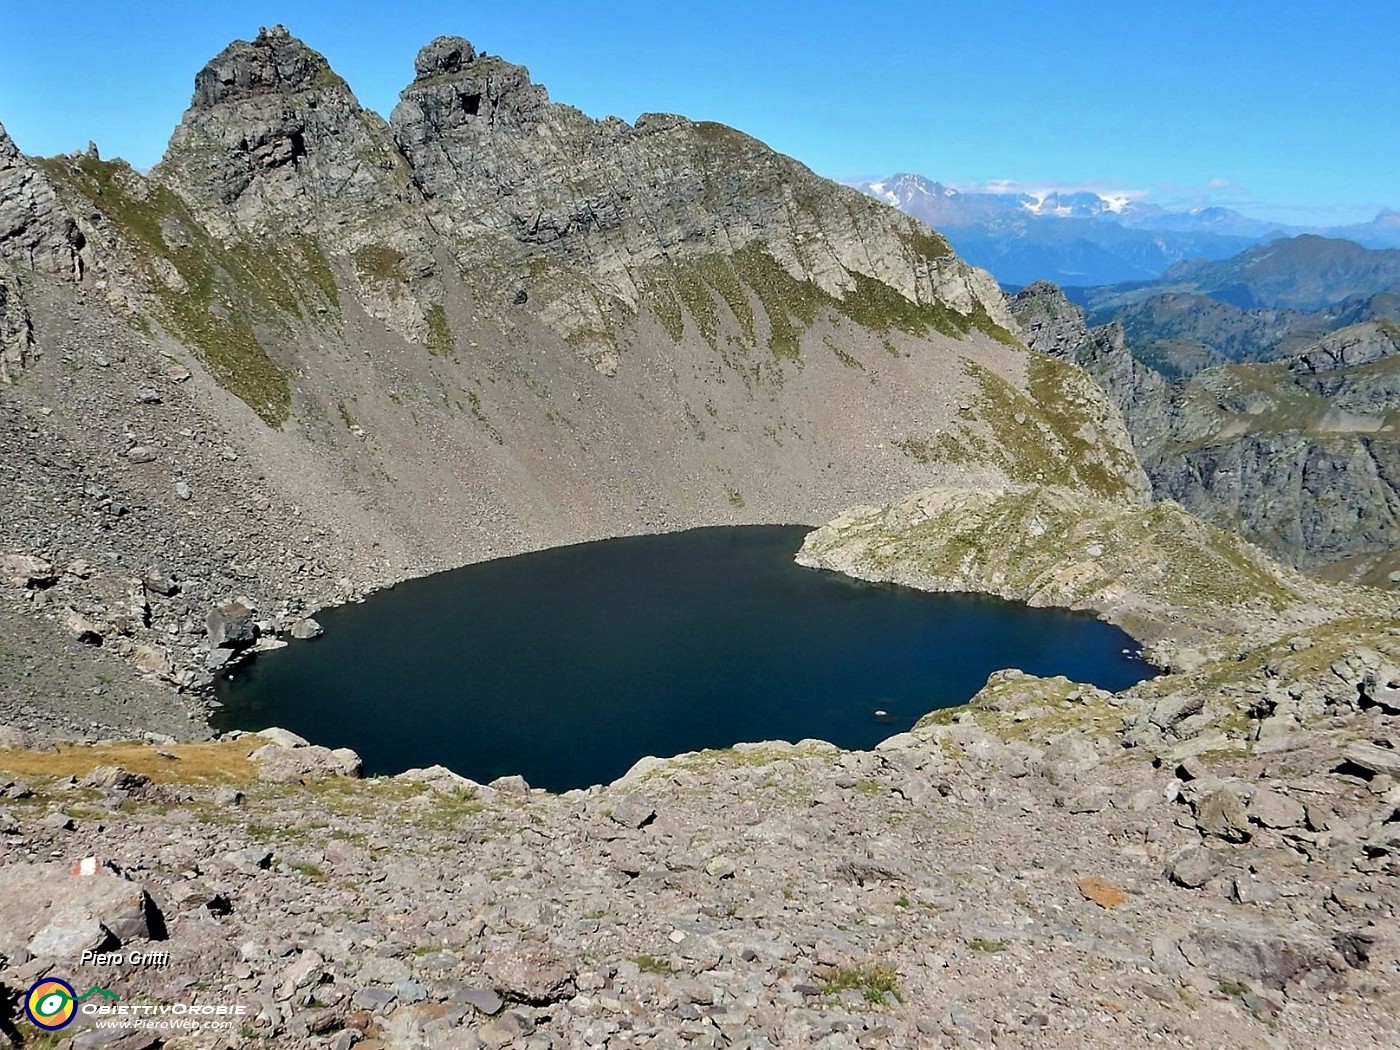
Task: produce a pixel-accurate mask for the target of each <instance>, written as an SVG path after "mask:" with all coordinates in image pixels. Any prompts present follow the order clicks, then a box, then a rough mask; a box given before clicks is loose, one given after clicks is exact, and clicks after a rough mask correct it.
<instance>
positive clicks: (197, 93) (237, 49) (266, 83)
mask: <svg viewBox="0 0 1400 1050" xmlns="http://www.w3.org/2000/svg"><path fill="white" fill-rule="evenodd" d="M338 79H339V78H338V77H335V74H334V73H332V72H331V67H330V63H329V62H327V61H326V59H325V57H324V56H323V55H321V54H319V53H318V52H316V51H313V50H311V48H309V47H307V46H306V45H305V44H303V43H302V42H301V41H300V40H298V39H297V38H296V37H294V36H292V35H291V33H289V32H288V31H287V29H286V27H285V26H280V25H279V26H273V27H272V28H271V29H268V28H266V27H264V28H262V29H260V30H258V36H257V39H255V40H253V41H252V42H251V43H250V42H249V41H246V40H235V41H234V42H233V43H232V44H230V45H229V46H228V47H226V48H224V50H223V51H221V52H220V53H219V54H218V55H217V56H216V57H215V58H214V59H213V60H212V61H211V62H210V63H209V64H208V65H207V66H205V67H204V68H203V69H201V70H200V71H199V73H198V74H196V76H195V78H194V102H193V103H192V105H193V106H217V105H219V104H220V103H223V102H230V101H237V100H239V99H246V98H255V97H258V96H261V95H269V94H275V93H278V92H294V91H299V90H303V89H305V88H308V87H312V86H316V85H318V84H319V85H320V86H332V85H334V82H335V81H336V80H338ZM342 86H343V85H342Z"/></svg>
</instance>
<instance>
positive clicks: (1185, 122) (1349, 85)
mask: <svg viewBox="0 0 1400 1050" xmlns="http://www.w3.org/2000/svg"><path fill="white" fill-rule="evenodd" d="M274 22H283V23H285V24H286V25H287V26H288V28H290V29H291V30H292V32H293V33H295V34H297V35H298V36H300V37H301V38H302V39H304V40H305V41H306V42H307V43H308V44H310V45H311V46H312V47H314V48H316V49H317V50H319V51H321V52H323V53H325V54H326V56H327V57H328V58H329V59H330V61H331V64H332V65H333V66H335V68H336V69H337V70H338V71H339V72H340V73H341V75H343V76H344V77H345V78H346V79H347V80H348V81H349V82H350V84H351V86H352V87H353V88H354V89H355V91H356V93H357V94H358V95H359V97H360V100H361V101H362V102H364V103H365V104H366V105H368V106H370V107H372V108H374V109H377V110H379V111H380V112H381V113H384V114H386V115H387V114H388V111H389V110H390V109H391V108H392V106H393V104H394V101H395V100H396V98H397V95H398V92H399V90H400V89H401V88H402V87H403V86H404V85H405V84H406V83H407V82H408V80H409V79H410V78H411V76H412V71H413V56H414V54H415V52H416V51H417V49H418V48H419V47H420V46H421V45H422V44H424V43H426V42H427V41H428V40H429V39H430V38H431V37H433V36H435V35H437V34H440V33H456V34H460V35H462V36H465V37H467V38H468V39H469V40H471V41H472V42H473V43H474V44H475V45H476V46H477V47H478V48H479V49H482V50H486V51H489V52H491V53H493V54H500V55H504V56H505V57H506V58H509V59H511V60H512V61H516V62H520V63H522V64H524V65H527V66H529V67H530V70H531V73H532V74H533V75H534V78H535V79H536V80H537V81H538V82H540V83H543V84H545V85H546V86H547V87H548V88H549V90H550V95H551V97H552V98H553V99H554V100H555V101H560V102H568V103H570V104H572V105H576V106H578V107H579V108H581V109H583V110H584V111H585V112H587V113H590V114H592V115H594V116H604V115H607V114H615V115H617V116H621V117H624V118H626V119H628V120H632V119H635V118H636V117H637V115H638V114H640V113H643V112H646V111H668V112H677V113H684V114H685V115H687V116H690V117H694V118H696V119H709V120H719V121H723V122H724V123H727V124H732V125H734V126H736V127H738V128H741V129H743V130H744V131H747V132H749V133H750V134H753V135H756V136H757V137H759V138H761V139H763V140H765V141H767V142H768V143H770V144H771V145H773V146H774V147H776V148H778V149H780V150H782V151H783V152H785V153H790V154H792V155H793V156H795V157H797V158H798V159H800V160H802V161H803V162H805V163H806V164H808V165H809V166H811V167H812V168H814V169H815V170H817V171H818V172H820V173H822V174H824V175H828V176H831V177H833V178H851V177H857V176H865V175H869V176H874V175H886V174H891V173H893V172H896V171H916V172H919V173H921V174H924V175H927V176H929V177H931V178H935V179H939V180H941V181H943V182H945V183H950V184H953V185H958V186H962V187H967V188H972V187H975V186H978V185H985V184H988V183H991V182H993V181H995V180H1008V181H1009V182H1010V183H1011V184H1012V185H1014V186H1018V187H1025V188H1030V189H1048V188H1070V187H1081V186H1082V187H1089V188H1100V189H1105V190H1116V191H1125V190H1126V191H1135V192H1136V193H1138V194H1141V195H1144V196H1145V197H1146V198H1147V199H1149V200H1152V201H1155V202H1157V203H1162V204H1166V205H1183V204H1202V203H1218V204H1225V205H1229V206H1232V207H1237V208H1239V209H1240V210H1242V211H1245V212H1247V213H1249V214H1252V215H1256V216H1259V217H1263V218H1268V219H1273V220H1280V221H1288V222H1300V223H1318V224H1331V223H1334V222H1348V221H1355V220H1359V219H1369V218H1371V217H1372V216H1374V215H1375V213H1376V212H1377V211H1378V210H1380V209H1381V208H1382V207H1387V206H1389V207H1400V77H1397V76H1396V75H1395V74H1394V69H1395V66H1396V55H1397V54H1400V19H1397V16H1396V10H1395V8H1394V7H1393V5H1392V4H1391V3H1381V2H1375V0H1353V2H1350V3H1347V4H1344V5H1332V4H1323V3H1318V2H1312V3H1300V2H1296V0H1274V2H1267V3H1266V2H1240V0H1234V2H1232V0H1215V2H1213V3H1198V2H1195V0H1174V2H1170V3H1167V2H1160V0H1159V2H1155V3H1113V2H1111V0H1099V2H1096V3H1081V2H1078V0H1059V2H1057V3H1053V4H1031V3H1000V4H998V3H976V2H975V0H960V2H953V3H945V2H941V0H934V2H928V0H925V2H922V3H907V2H906V3H893V2H888V0H887V2H885V3H867V4H850V3H828V2H826V0H810V2H807V3H802V4H799V3H795V2H782V3H763V2H759V0H750V2H747V3H733V2H729V0H711V2H708V3H692V2H689V0H671V2H660V3H657V2H653V3H633V2H622V3H607V2H604V3H599V4H582V3H578V2H576V0H575V2H538V3H532V2H528V0H510V2H503V3H496V4H479V3H463V2H461V0H458V2H442V0H400V2H398V3H393V4H388V3H366V2H359V0H339V2H336V3H327V2H303V0H278V2H245V3H239V2H236V0H227V2H202V3H194V4H184V3H169V2H155V0H127V2H108V3H98V2H89V0H68V2H65V3H62V4H56V3H45V2H37V3H36V2H35V0H0V25H3V26H4V34H5V38H6V43H5V61H4V62H3V63H0V122H3V123H4V124H5V126H6V127H7V128H8V129H9V131H10V133H11V134H12V135H13V137H14V138H15V139H16V141H17V142H18V143H19V144H20V147H21V148H22V149H24V150H26V151H27V152H30V153H36V154H49V153H57V152H64V151H68V150H72V149H79V148H82V147H83V146H85V145H86V143H87V141H88V139H89V138H92V139H95V140H96V141H97V142H98V144H99V146H101V147H102V150H103V153H104V155H107V156H124V157H126V158H127V159H128V160H130V161H131V162H132V163H134V164H137V165H138V166H147V165H150V164H152V163H154V162H155V161H156V160H158V159H159V157H160V154H161V152H162V150H163V149H164V145H165V141H166V139H167V138H168V137H169V134H170V130H171V128H172V127H173V126H174V125H175V123H176V122H177V121H178V120H179V117H180V113H181V112H182V111H183V109H184V107H185V106H186V105H187V104H188V102H189V97H190V92H191V88H192V84H193V77H194V74H195V72H196V71H197V70H198V69H199V67H200V66H202V65H203V64H204V63H205V62H206V61H207V60H208V59H209V58H211V57H212V56H213V55H214V54H216V53H217V52H218V51H219V50H220V49H222V47H223V46H224V45H225V44H227V43H228V42H229V41H230V40H232V39H234V38H237V37H243V38H249V37H251V36H253V35H254V34H255V33H256V32H257V29H258V26H259V25H264V24H272V23H274Z"/></svg>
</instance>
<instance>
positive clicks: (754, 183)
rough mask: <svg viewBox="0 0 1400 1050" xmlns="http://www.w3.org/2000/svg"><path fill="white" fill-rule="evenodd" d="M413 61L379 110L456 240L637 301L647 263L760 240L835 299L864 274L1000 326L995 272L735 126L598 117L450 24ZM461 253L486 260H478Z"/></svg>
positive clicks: (589, 312) (578, 305) (499, 263)
mask: <svg viewBox="0 0 1400 1050" xmlns="http://www.w3.org/2000/svg"><path fill="white" fill-rule="evenodd" d="M415 70H416V76H415V79H414V80H413V82H412V83H411V84H409V85H408V87H407V88H405V89H404V91H403V92H402V94H401V96H400V102H399V104H398V105H397V106H396V107H395V108H394V111H393V114H392V116H391V117H390V124H391V126H392V128H393V133H394V138H395V140H396V142H397V143H398V146H399V149H400V150H401V151H402V152H403V154H404V156H405V157H406V158H407V159H408V163H409V165H410V167H411V169H412V174H413V180H414V182H415V184H416V185H417V187H418V189H419V190H420V192H421V193H422V194H423V196H424V197H425V198H427V200H428V203H429V209H430V213H431V215H432V222H433V226H434V227H435V228H436V229H438V230H439V231H441V232H444V233H448V234H450V235H452V236H453V239H454V241H456V242H457V243H469V242H476V241H479V240H481V239H483V238H484V239H485V240H486V241H489V242H490V243H491V244H492V245H493V247H492V248H490V249H489V255H490V258H489V260H488V261H489V263H490V264H491V265H492V266H495V267H497V268H501V269H514V270H517V271H525V270H528V269H530V268H531V267H532V266H534V267H538V266H539V265H540V259H541V257H542V256H543V257H546V258H548V259H550V261H551V262H552V263H553V262H563V263H566V264H569V265H571V266H574V267H578V268H580V269H581V270H582V271H584V272H585V273H586V274H587V275H588V278H589V281H590V282H592V283H593V284H594V285H595V286H596V288H598V289H600V290H601V292H602V293H603V295H604V296H608V297H616V298H617V299H619V300H621V301H622V302H624V303H625V304H626V305H627V306H628V307H631V308H635V307H636V305H637V304H638V302H639V301H640V300H641V299H642V298H643V297H644V293H643V291H642V287H643V286H644V285H646V283H647V281H648V280H649V279H650V276H649V275H651V276H654V274H655V271H656V270H657V269H658V268H659V269H661V270H666V269H667V268H668V267H673V266H676V265H685V264H687V263H688V262H690V261H691V260H694V259H696V258H698V257H705V256H726V257H728V256H731V255H733V253H735V252H738V251H742V250H744V249H745V248H746V247H748V246H749V245H755V247H756V248H757V247H761V249H762V251H764V252H766V253H767V254H769V255H770V256H771V257H772V259H773V260H774V261H775V262H776V263H777V265H779V266H780V267H781V268H782V269H783V270H785V271H786V272H787V274H788V275H789V276H791V277H793V278H795V279H797V280H799V281H805V282H810V283H812V284H814V285H816V286H817V287H818V288H820V289H821V290H822V291H824V292H826V293H827V294H829V295H832V296H835V297H836V298H838V299H844V298H845V296H846V295H848V294H850V293H852V292H854V291H855V289H856V285H857V282H858V276H857V275H860V276H863V277H872V278H874V279H875V280H877V281H880V282H881V283H884V284H886V285H888V286H889V287H891V288H893V289H895V290H896V291H898V292H899V293H900V294H901V295H903V296H904V297H905V298H907V299H910V300H912V301H914V302H918V303H926V302H930V301H942V302H944V303H947V304H948V305H951V306H953V307H954V308H956V309H957V310H960V311H962V312H964V313H972V312H976V311H979V310H981V311H985V312H986V313H987V314H988V315H990V316H991V317H993V318H994V319H996V320H998V321H1003V320H1005V321H1006V322H1008V323H1009V320H1010V319H1009V317H1006V316H1005V314H1004V304H1003V302H1002V297H1001V295H1000V293H999V292H998V291H997V290H996V288H995V285H994V283H993V282H992V281H991V279H990V277H987V275H985V274H980V273H979V272H973V271H970V270H969V268H968V267H966V266H964V265H963V264H962V263H961V262H959V261H958V260H957V259H956V257H954V256H953V254H952V252H951V251H950V250H949V249H948V248H947V246H946V245H945V244H943V242H942V241H941V240H940V239H939V238H938V237H937V236H936V235H934V234H932V233H931V232H930V231H929V230H927V229H926V228H925V227H923V226H922V225H921V224H919V223H917V222H914V221H912V220H909V219H907V218H906V217H904V216H902V215H899V214H897V213H895V212H893V211H891V210H889V209H887V208H884V207H882V206H880V205H878V204H876V203H875V202H873V201H870V200H868V199H866V198H864V197H862V196H861V195H859V194H857V193H856V192H855V191H853V190H849V189H847V188H845V187H841V186H837V185H835V184H833V183H830V182H828V181H827V180H825V179H821V178H819V177H818V176H816V175H815V174H814V173H813V172H811V171H809V170H808V169H807V168H805V167H803V166H802V165H801V164H799V163H797V162H796V161H794V160H792V159H791V158H788V157H784V156H782V155H780V154H778V153H776V152H774V151H773V150H771V149H769V148H768V147H766V146H765V145H763V144H762V143H760V142H758V141H756V140H754V139H752V138H750V137H749V136H747V135H743V134H741V133H739V132H737V131H734V130H733V129H731V128H727V127H724V126H722V125H719V124H697V123H693V122H691V121H689V120H686V119H684V118H681V117H674V116H664V115H649V116H646V117H643V118H641V119H639V120H638V121H637V123H636V125H635V126H633V125H629V124H627V123H626V122H625V121H622V120H619V119H617V118H614V117H610V118H607V119H604V120H593V119H591V118H589V117H588V116H586V115H585V114H583V113H581V112H580V111H579V110H577V109H575V108H573V107H571V106H566V105H560V104H557V103H551V102H550V101H549V96H548V93H547V92H546V90H545V89H544V88H543V87H541V86H540V85H537V84H534V83H532V82H531V80H530V74H529V71H528V70H527V69H525V67H523V66H518V65H513V64H511V63H509V62H506V61H504V60H503V59H500V58H497V57H494V56H487V55H483V54H479V53H478V52H477V51H476V49H475V48H473V47H472V45H471V44H470V43H469V42H468V41H466V40H464V39H462V38H461V37H439V38H437V39H436V40H434V41H432V42H431V43H430V44H428V45H427V47H425V48H423V50H422V51H420V52H419V54H418V58H417V61H416V63H415ZM478 254H479V253H478ZM459 264H460V265H461V266H462V268H463V269H464V270H473V271H477V272H480V270H481V269H482V266H481V259H480V258H477V257H472V258H461V259H459ZM531 294H534V293H533V292H532V293H531ZM569 296H570V298H571V301H570V302H569V303H567V304H566V303H556V304H555V305H554V306H553V307H549V308H548V309H547V312H550V313H551V314H555V315H558V316H570V317H575V318H583V319H585V320H586V323H590V324H591V323H596V319H595V318H594V317H593V315H594V313H595V310H594V309H593V307H591V306H590V305H589V302H588V301H591V300H593V299H594V295H593V292H592V291H591V290H588V289H585V290H584V291H583V292H582V293H581V294H577V295H576V294H574V293H573V292H572V291H571V292H569ZM536 301H538V300H536Z"/></svg>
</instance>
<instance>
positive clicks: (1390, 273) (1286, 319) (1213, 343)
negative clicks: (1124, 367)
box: [1066, 234, 1400, 376]
mask: <svg viewBox="0 0 1400 1050" xmlns="http://www.w3.org/2000/svg"><path fill="white" fill-rule="evenodd" d="M1066 294H1067V295H1068V297H1069V298H1070V299H1071V300H1072V301H1073V302H1075V303H1076V304H1078V305H1079V306H1081V307H1083V308H1084V309H1085V310H1086V311H1087V313H1088V315H1089V319H1090V321H1091V323H1093V324H1103V323H1106V322H1109V321H1116V322H1118V323H1119V324H1121V325H1122V326H1123V329H1124V332H1125V333H1126V335H1127V338H1128V342H1129V344H1130V345H1131V346H1132V348H1133V352H1134V353H1135V354H1136V355H1138V356H1139V357H1140V358H1141V359H1142V360H1144V361H1147V362H1148V363H1149V364H1151V365H1152V366H1153V367H1154V368H1157V369H1159V370H1160V371H1162V372H1163V373H1165V374H1166V375H1168V376H1178V375H1190V374H1192V373H1194V372H1197V371H1199V370H1201V369H1203V368H1210V367H1213V366H1215V365H1220V364H1225V363H1229V362H1240V361H1260V360H1274V359H1278V358H1283V357H1287V356H1290V355H1292V354H1295V353H1298V352H1300V351H1301V350H1302V349H1303V348H1304V347H1306V346H1307V345H1308V344H1309V343H1312V342H1315V341H1316V340H1318V339H1321V338H1322V337H1323V336H1324V335H1325V334H1326V333H1328V332H1333V331H1336V330H1338V329H1341V328H1345V327H1347V326H1350V325H1356V324H1361V323H1363V322H1371V321H1386V320H1389V321H1397V320H1400V251H1397V250H1394V249H1372V248H1363V247H1361V246H1360V245H1358V244H1356V243H1354V242H1352V241H1349V240H1345V239H1342V238H1337V237H1319V236H1317V235H1315V234H1304V235H1302V236H1299V237H1287V238H1282V239H1279V240H1273V241H1268V242H1265V243H1263V244H1257V245H1255V246H1254V247H1252V248H1250V249H1248V250H1247V251H1245V252H1242V253H1241V254H1239V255H1237V256H1234V257H1232V258H1230V259H1224V260H1219V261H1214V262H1203V261H1196V262H1183V263H1178V264H1176V265H1175V266H1172V267H1171V268H1170V269H1168V270H1167V272H1166V273H1165V274H1163V275H1162V277H1161V278H1160V279H1159V280H1156V281H1139V282H1134V283H1131V284H1120V285H1112V286H1108V287H1097V288H1068V289H1066Z"/></svg>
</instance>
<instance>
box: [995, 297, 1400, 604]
mask: <svg viewBox="0 0 1400 1050" xmlns="http://www.w3.org/2000/svg"><path fill="white" fill-rule="evenodd" d="M1011 307H1012V310H1013V312H1014V313H1015V314H1016V317H1017V319H1018V321H1019V322H1020V324H1021V330H1022V333H1023V335H1024V337H1025V339H1026V341H1027V343H1028V345H1029V346H1031V348H1032V349H1034V350H1037V351H1039V352H1042V353H1046V354H1050V355H1052V356H1056V357H1061V358H1064V359H1066V360H1070V361H1073V362H1075V363H1076V364H1078V365H1080V366H1081V367H1082V368H1084V369H1085V370H1086V371H1087V372H1089V373H1090V374H1091V375H1092V376H1093V377H1094V378H1095V380H1097V381H1098V383H1099V384H1100V386H1102V387H1103V389H1104V390H1105V392H1106V393H1108V395H1109V396H1110V397H1111V398H1112V399H1113V401H1114V403H1115V404H1117V405H1118V407H1119V410H1120V411H1121V412H1122V414H1123V419H1124V421H1125V423H1126V424H1127V426H1128V429H1129V432H1130V433H1131V434H1132V437H1133V443H1134V446H1135V448H1136V449H1137V452H1138V455H1139V457H1140V458H1141V460H1142V462H1143V466H1144V467H1145V468H1146V470H1147V472H1148V475H1149V477H1150V478H1151V479H1152V485H1153V489H1154V491H1155V492H1156V493H1157V494H1158V495H1159V496H1161V497H1166V498H1170V499H1174V500H1177V501H1178V502H1180V503H1181V504H1182V505H1184V506H1185V507H1187V508H1188V509H1190V510H1191V511H1193V512H1194V513H1197V514H1200V515H1201V516H1202V517H1204V518H1206V519H1207V520H1209V521H1213V522H1215V523H1217V524H1220V525H1224V526H1226V527H1228V528H1233V529H1237V530H1238V531H1240V532H1242V533H1243V534H1244V535H1246V536H1248V537H1249V538H1250V539H1252V540H1254V541H1255V542H1257V543H1259V544H1261V545H1262V546H1264V547H1265V548H1266V549H1268V550H1269V551H1271V552H1272V553H1274V554H1275V555H1278V556H1280V557H1282V558H1284V559H1286V560H1288V561H1290V562H1292V563H1293V564H1295V565H1297V566H1299V567H1302V568H1306V569H1309V570H1313V571H1325V572H1327V573H1328V574H1331V575H1340V576H1355V577H1357V578H1361V579H1365V580H1367V581H1368V582H1372V583H1378V584H1379V583H1387V582H1393V581H1389V580H1388V579H1387V577H1388V575H1389V574H1390V573H1391V572H1393V571H1395V570H1396V569H1397V568H1400V555H1397V547H1400V440H1398V439H1397V437H1396V430H1395V427H1396V425H1397V424H1398V423H1400V331H1397V329H1396V328H1395V327H1394V325H1393V324H1391V323H1389V322H1386V321H1368V322H1364V323H1361V324H1356V325H1352V326H1350V327H1348V328H1344V329H1342V330H1340V331H1338V332H1333V333H1330V334H1328V335H1326V336H1325V337H1324V338H1322V339H1321V340H1320V341H1318V342H1317V343H1315V344H1313V345H1312V346H1309V347H1308V348H1306V349H1305V350H1303V351H1302V352H1301V353H1299V354H1297V355H1295V356H1293V357H1291V358H1289V359H1288V360H1285V361H1281V362H1278V363H1274V364H1237V365H1223V366H1220V367H1216V368H1210V369H1206V370H1205V371H1202V372H1198V373H1197V374H1195V375H1193V376H1191V377H1189V378H1187V379H1184V380H1180V381H1178V382H1175V383H1169V382H1167V381H1166V380H1165V379H1164V378H1163V377H1162V376H1161V375H1160V374H1159V373H1157V372H1155V371H1154V370H1153V369H1151V368H1150V367H1148V366H1147V365H1145V364H1143V363H1142V362H1141V361H1138V360H1137V359H1136V358H1135V357H1134V356H1133V354H1132V352H1131V351H1130V350H1129V348H1128V347H1127V346H1126V345H1125V344H1124V340H1123V331H1122V329H1121V328H1120V327H1119V326H1118V325H1117V324H1109V325H1104V326H1102V327H1099V328H1094V329H1089V328H1088V327H1087V326H1086V325H1085V323H1084V316H1083V313H1082V312H1081V311H1080V310H1079V308H1078V307H1076V306H1073V305H1072V304H1070V303H1069V302H1067V301H1066V300H1065V298H1064V296H1063V295H1062V294H1061V293H1060V291H1059V289H1057V288H1055V287H1054V286H1053V285H1049V284H1043V283H1042V284H1037V285H1032V286H1030V287H1028V288H1026V289H1025V290H1023V291H1022V292H1021V293H1019V294H1018V295H1017V296H1016V297H1015V298H1014V299H1013V300H1012V304H1011Z"/></svg>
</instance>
